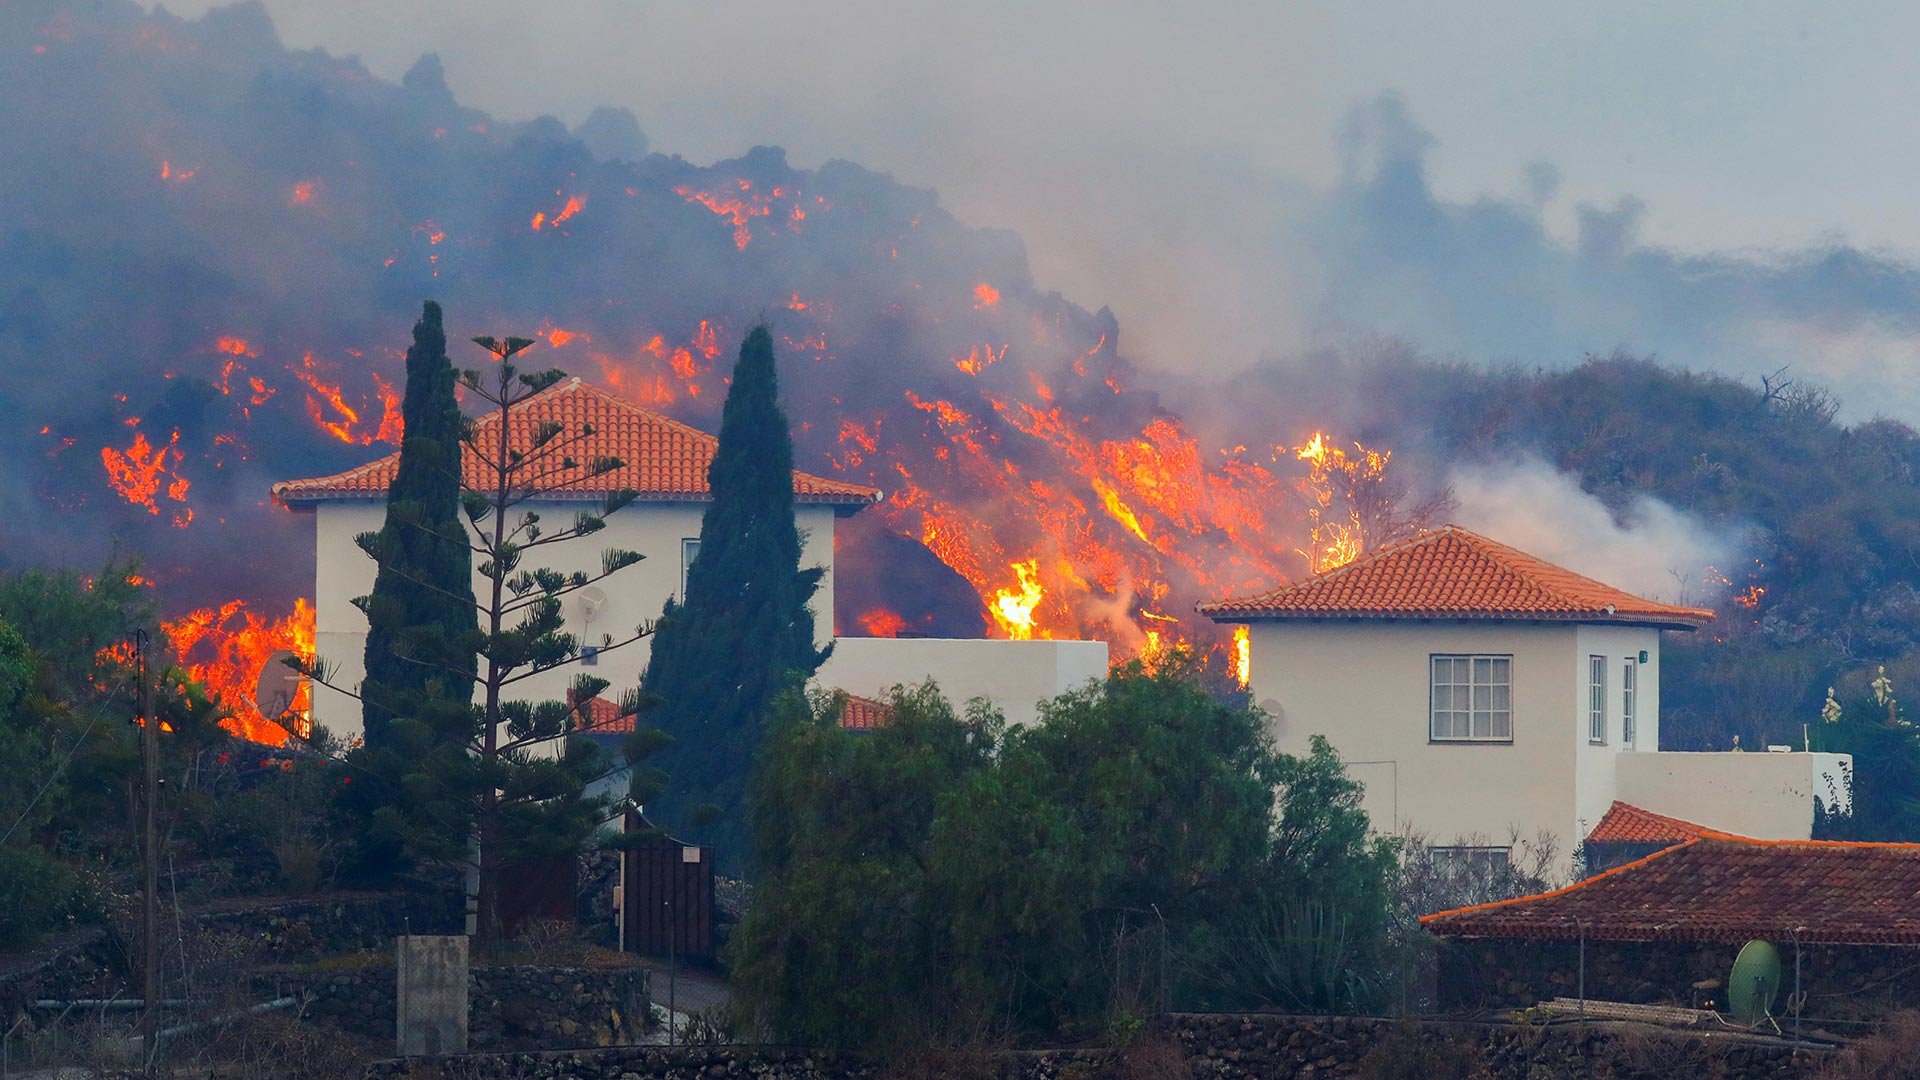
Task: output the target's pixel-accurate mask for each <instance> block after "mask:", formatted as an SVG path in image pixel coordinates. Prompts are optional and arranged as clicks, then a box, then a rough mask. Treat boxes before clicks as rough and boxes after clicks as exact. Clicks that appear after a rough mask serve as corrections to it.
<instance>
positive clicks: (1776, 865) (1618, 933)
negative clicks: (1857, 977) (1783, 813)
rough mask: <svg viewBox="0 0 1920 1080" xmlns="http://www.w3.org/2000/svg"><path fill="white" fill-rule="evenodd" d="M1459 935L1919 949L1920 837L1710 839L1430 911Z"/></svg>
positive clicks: (1704, 836)
mask: <svg viewBox="0 0 1920 1080" xmlns="http://www.w3.org/2000/svg"><path fill="white" fill-rule="evenodd" d="M1420 922H1421V924H1422V925H1424V926H1425V927H1426V928H1427V930H1428V931H1429V932H1430V933H1433V934H1436V935H1438V936H1441V937H1456V938H1526V939H1561V940H1573V939H1576V938H1579V937H1581V936H1584V937H1585V938H1586V939H1587V940H1589V941H1711V942H1725V943H1737V942H1741V941H1746V940H1748V939H1750V938H1767V939H1771V940H1779V941H1786V940H1791V939H1794V938H1796V937H1797V938H1798V940H1800V941H1803V942H1810V943H1822V944H1830V945H1920V844H1862V843H1844V842H1839V841H1820V840H1754V839H1750V838H1747V837H1741V836H1733V835H1730V834H1727V833H1721V832H1714V831H1712V830H1708V829H1703V830H1701V833H1700V835H1698V836H1696V837H1694V838H1693V839H1691V840H1686V841H1683V842H1681V843H1679V844H1676V845H1674V846H1672V847H1668V848H1664V849H1662V850H1660V851H1657V852H1655V853H1653V854H1651V855H1648V856H1647V857H1645V858H1643V859H1639V860H1637V861H1634V862H1630V863H1627V864H1626V865H1624V866H1620V867H1617V868H1615V869H1612V870H1609V871H1607V872H1606V873H1604V874H1600V875H1598V876H1596V877H1592V878H1588V879H1587V880H1585V881H1582V882H1580V883H1578V884H1576V885H1570V886H1568V887H1567V888H1564V889H1558V890H1555V891H1553V892H1549V893H1542V894H1540V895H1538V896H1524V897H1520V898H1518V899H1515V900H1502V901H1499V902H1497V903H1492V904H1481V905H1479V906H1477V907H1469V908H1460V909H1458V910H1455V911H1442V912H1438V913H1436V914H1433V915H1427V916H1424V917H1423V918H1421V920H1420Z"/></svg>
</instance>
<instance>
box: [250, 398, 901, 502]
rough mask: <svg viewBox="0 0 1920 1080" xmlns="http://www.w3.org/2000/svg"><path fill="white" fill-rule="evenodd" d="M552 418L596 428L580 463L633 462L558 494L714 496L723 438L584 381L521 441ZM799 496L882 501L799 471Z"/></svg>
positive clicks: (281, 496)
mask: <svg viewBox="0 0 1920 1080" xmlns="http://www.w3.org/2000/svg"><path fill="white" fill-rule="evenodd" d="M545 421H559V422H561V423H564V424H566V425H567V427H568V430H569V431H575V430H578V429H579V426H580V425H581V424H583V423H586V424H592V425H593V428H594V434H593V435H592V436H591V437H589V438H587V439H585V440H583V441H581V442H580V443H578V444H576V445H574V446H572V447H570V448H569V449H568V453H569V454H570V455H571V456H572V457H573V458H574V459H575V460H578V461H582V462H585V461H590V460H592V459H593V458H596V457H617V458H619V459H620V460H622V461H624V462H626V466H625V467H624V468H620V469H615V470H614V471H612V472H609V473H605V474H603V475H601V476H597V477H594V478H593V479H592V480H590V481H588V482H586V483H583V484H580V485H579V486H578V487H576V488H573V489H571V490H570V492H569V493H568V494H566V495H556V496H555V497H556V498H566V497H573V498H583V499H597V498H600V497H602V496H604V495H606V494H607V493H608V492H610V491H615V490H617V489H619V488H623V487H625V488H632V489H633V490H635V491H638V492H639V493H640V497H641V498H642V499H649V500H654V501H663V502H666V501H698V502H704V501H706V499H707V498H708V497H709V496H710V495H711V494H712V492H711V490H710V489H709V488H708V487H707V466H708V465H709V464H711V463H712V461H713V454H714V450H715V448H716V447H718V446H719V442H720V441H719V440H718V439H717V438H715V437H714V436H712V435H709V434H707V433H706V432H704V431H701V430H699V429H698V428H694V427H689V426H687V425H686V424H682V423H680V422H679V421H677V420H672V419H669V418H667V417H665V416H662V415H661V414H659V413H657V412H654V411H653V410H651V409H643V408H641V407H640V406H638V405H635V404H633V403H632V402H630V401H626V400H623V399H621V398H618V397H615V396H614V395H612V394H610V393H607V392H606V391H605V390H602V389H600V388H598V387H596V386H591V385H589V384H587V383H584V382H581V381H580V380H579V379H569V380H566V381H564V382H561V383H559V384H558V385H556V386H554V387H551V388H549V389H547V390H546V391H543V392H542V393H540V394H539V395H537V396H535V397H533V398H531V399H529V400H528V402H527V403H526V404H525V405H523V406H521V407H520V408H518V409H516V410H515V411H514V416H513V420H512V424H513V443H514V445H516V446H529V445H531V443H532V437H533V431H534V428H535V425H537V424H539V423H542V422H545ZM499 426H500V422H499V418H498V416H497V414H488V415H486V416H484V417H482V418H480V420H479V422H478V424H477V436H478V438H477V441H478V442H479V443H480V444H481V446H483V447H491V446H497V443H495V442H494V440H495V439H497V438H498V429H499ZM482 460H483V459H482V458H481V457H480V455H478V454H476V453H474V451H473V450H472V449H471V448H469V449H468V450H467V452H466V461H465V465H464V471H465V473H466V477H467V480H468V482H469V483H476V484H477V483H479V482H480V480H481V477H482V476H484V475H485V473H483V471H482V470H483V469H485V468H486V466H485V465H483V464H482ZM399 469H400V455H399V454H398V453H394V454H388V455H387V456H386V457H383V458H381V459H380V460H378V461H373V462H369V463H367V464H365V465H362V466H360V467H358V468H354V469H348V470H347V471H346V472H343V473H335V474H334V475H332V476H318V477H314V478H312V479H310V480H284V481H282V482H280V483H278V484H275V485H273V487H272V489H271V490H272V492H273V498H274V501H276V502H278V503H280V504H281V505H283V506H291V505H294V504H297V503H314V502H319V501H321V500H326V499H374V498H379V497H381V496H382V495H384V494H386V490H387V485H388V484H390V483H392V482H393V478H394V475H395V473H397V472H398V471H399ZM565 479H567V475H566V474H564V473H563V474H559V475H555V476H553V477H550V478H548V482H560V481H564V480H565ZM793 494H794V500H795V501H796V502H800V503H811V504H818V503H829V504H844V505H849V506H864V505H866V504H868V503H874V502H879V501H880V498H881V494H880V492H879V491H877V490H875V489H873V488H869V487H861V486H860V485H858V484H848V483H842V482H841V481H838V480H828V479H825V478H823V477H819V476H813V475H811V474H809V473H803V472H798V471H796V472H795V473H794V474H793Z"/></svg>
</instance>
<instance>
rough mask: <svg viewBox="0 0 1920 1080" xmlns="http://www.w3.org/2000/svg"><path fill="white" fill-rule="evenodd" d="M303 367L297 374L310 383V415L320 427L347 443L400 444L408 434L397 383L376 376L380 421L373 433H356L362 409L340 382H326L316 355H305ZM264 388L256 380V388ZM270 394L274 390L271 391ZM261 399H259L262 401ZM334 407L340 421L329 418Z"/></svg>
mask: <svg viewBox="0 0 1920 1080" xmlns="http://www.w3.org/2000/svg"><path fill="white" fill-rule="evenodd" d="M300 362H301V365H302V367H301V368H299V369H295V370H294V371H293V375H294V377H295V378H297V379H299V380H300V381H301V382H303V383H305V384H306V385H307V416H308V418H309V419H311V420H312V421H313V422H314V423H315V424H317V425H319V426H320V428H321V429H322V430H324V431H326V432H327V433H328V434H330V435H332V436H333V437H334V438H336V439H339V440H340V441H341V442H343V443H351V444H356V445H359V446H370V445H372V444H373V443H376V442H386V443H394V444H398V443H399V442H400V440H401V437H402V435H403V434H404V430H403V426H402V418H401V413H400V394H399V392H398V391H397V390H396V389H395V388H394V386H393V384H391V383H389V382H387V381H386V380H385V379H382V378H381V377H380V376H378V375H374V376H373V382H374V394H375V397H376V398H377V399H378V400H379V403H380V422H379V423H378V424H376V425H375V426H374V431H373V432H372V433H371V434H368V433H365V432H356V431H355V430H354V428H355V426H356V425H358V424H359V423H360V410H358V409H356V408H354V407H353V406H351V405H349V404H347V399H346V396H345V395H344V394H343V393H342V392H341V390H340V387H339V386H338V385H337V384H334V383H329V382H326V381H325V380H323V379H321V378H320V376H319V373H318V371H319V365H318V364H316V363H315V362H314V359H313V354H312V353H307V354H306V355H305V356H303V357H301V360H300ZM260 389H261V387H260V385H259V383H258V380H255V390H256V392H258V391H259V390H260ZM269 393H270V392H269ZM258 403H259V402H255V404H258ZM329 410H331V412H332V413H333V415H335V416H338V417H339V419H338V420H329V419H327V414H328V412H329Z"/></svg>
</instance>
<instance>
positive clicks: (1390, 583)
mask: <svg viewBox="0 0 1920 1080" xmlns="http://www.w3.org/2000/svg"><path fill="white" fill-rule="evenodd" d="M1199 610H1200V613H1201V614H1203V615H1207V616H1211V617H1212V618H1213V619H1214V620H1215V621H1218V622H1247V621H1250V620H1256V619H1494V620H1548V621H1555V622H1604V623H1626V624H1630V625H1639V626H1656V627H1661V628H1665V629H1685V630H1692V629H1695V628H1697V627H1699V626H1701V625H1703V624H1705V623H1707V622H1710V621H1712V619H1713V612H1712V611H1710V610H1707V609H1705V608H1694V607H1681V606H1678V605H1675V604H1663V603H1660V602H1658V601H1654V600H1647V599H1644V598H1642V597H1638V596H1634V595H1633V594H1631V593H1628V592H1623V591H1621V590H1620V589H1616V588H1614V587H1613V586H1611V585H1606V584H1603V583H1601V582H1598V581H1595V580H1593V579H1592V578H1590V577H1585V576H1582V575H1580V574H1576V573H1574V572H1573V571H1571V570H1568V569H1566V568H1565V567H1560V566H1555V565H1554V564H1552V563H1550V562H1547V561H1546V560H1544V559H1539V558H1536V557H1534V556H1532V555H1529V554H1527V553H1526V552H1524V551H1520V550H1517V549H1515V548H1510V547H1508V546H1507V545H1505V544H1501V543H1498V542H1496V541H1493V540H1489V539H1487V538H1486V537H1484V536H1481V535H1479V534H1478V533H1473V532H1468V531H1467V530H1466V529H1462V528H1460V527H1459V526H1457V525H1446V526H1442V527H1441V528H1438V529H1434V530H1432V531H1431V532H1425V533H1422V534H1420V535H1419V536H1416V537H1414V538H1412V539H1410V540H1403V541H1401V542H1399V543H1397V544H1390V545H1388V546H1387V547H1383V548H1381V549H1380V550H1378V551H1376V552H1373V553H1372V554H1370V555H1364V556H1362V557H1360V558H1359V559H1356V560H1354V561H1353V562H1351V563H1348V564H1347V565H1345V566H1342V567H1339V568H1337V569H1334V570H1329V571H1327V572H1326V573H1323V574H1317V575H1315V576H1313V577H1310V578H1307V579H1306V580H1304V581H1299V582H1295V583H1294V584H1291V585H1288V586H1285V587H1283V588H1280V589H1275V590H1273V591H1272V592H1266V593H1260V594H1258V595H1254V596H1242V597H1233V598H1229V599H1226V600H1219V601H1215V602H1213V603H1208V604H1201V605H1200V608H1199Z"/></svg>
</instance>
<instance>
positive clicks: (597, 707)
mask: <svg viewBox="0 0 1920 1080" xmlns="http://www.w3.org/2000/svg"><path fill="white" fill-rule="evenodd" d="M841 696H842V699H843V703H842V705H841V707H840V727H841V728H842V729H844V730H847V731H872V730H873V729H875V728H882V727H886V726H887V725H888V724H890V723H892V722H893V706H891V705H889V704H887V703H886V702H884V701H875V700H874V699H872V698H864V697H860V696H859V695H857V694H843V695H841ZM584 711H585V713H586V715H585V716H584V717H582V718H581V720H580V721H579V730H580V731H581V732H592V733H595V734H620V733H625V732H629V731H632V730H633V727H634V720H635V718H634V717H633V716H632V715H631V714H629V715H626V716H622V715H620V706H618V705H616V704H614V703H613V702H611V701H608V700H607V699H606V698H604V697H594V698H590V699H588V701H587V707H586V709H585V710H584Z"/></svg>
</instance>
